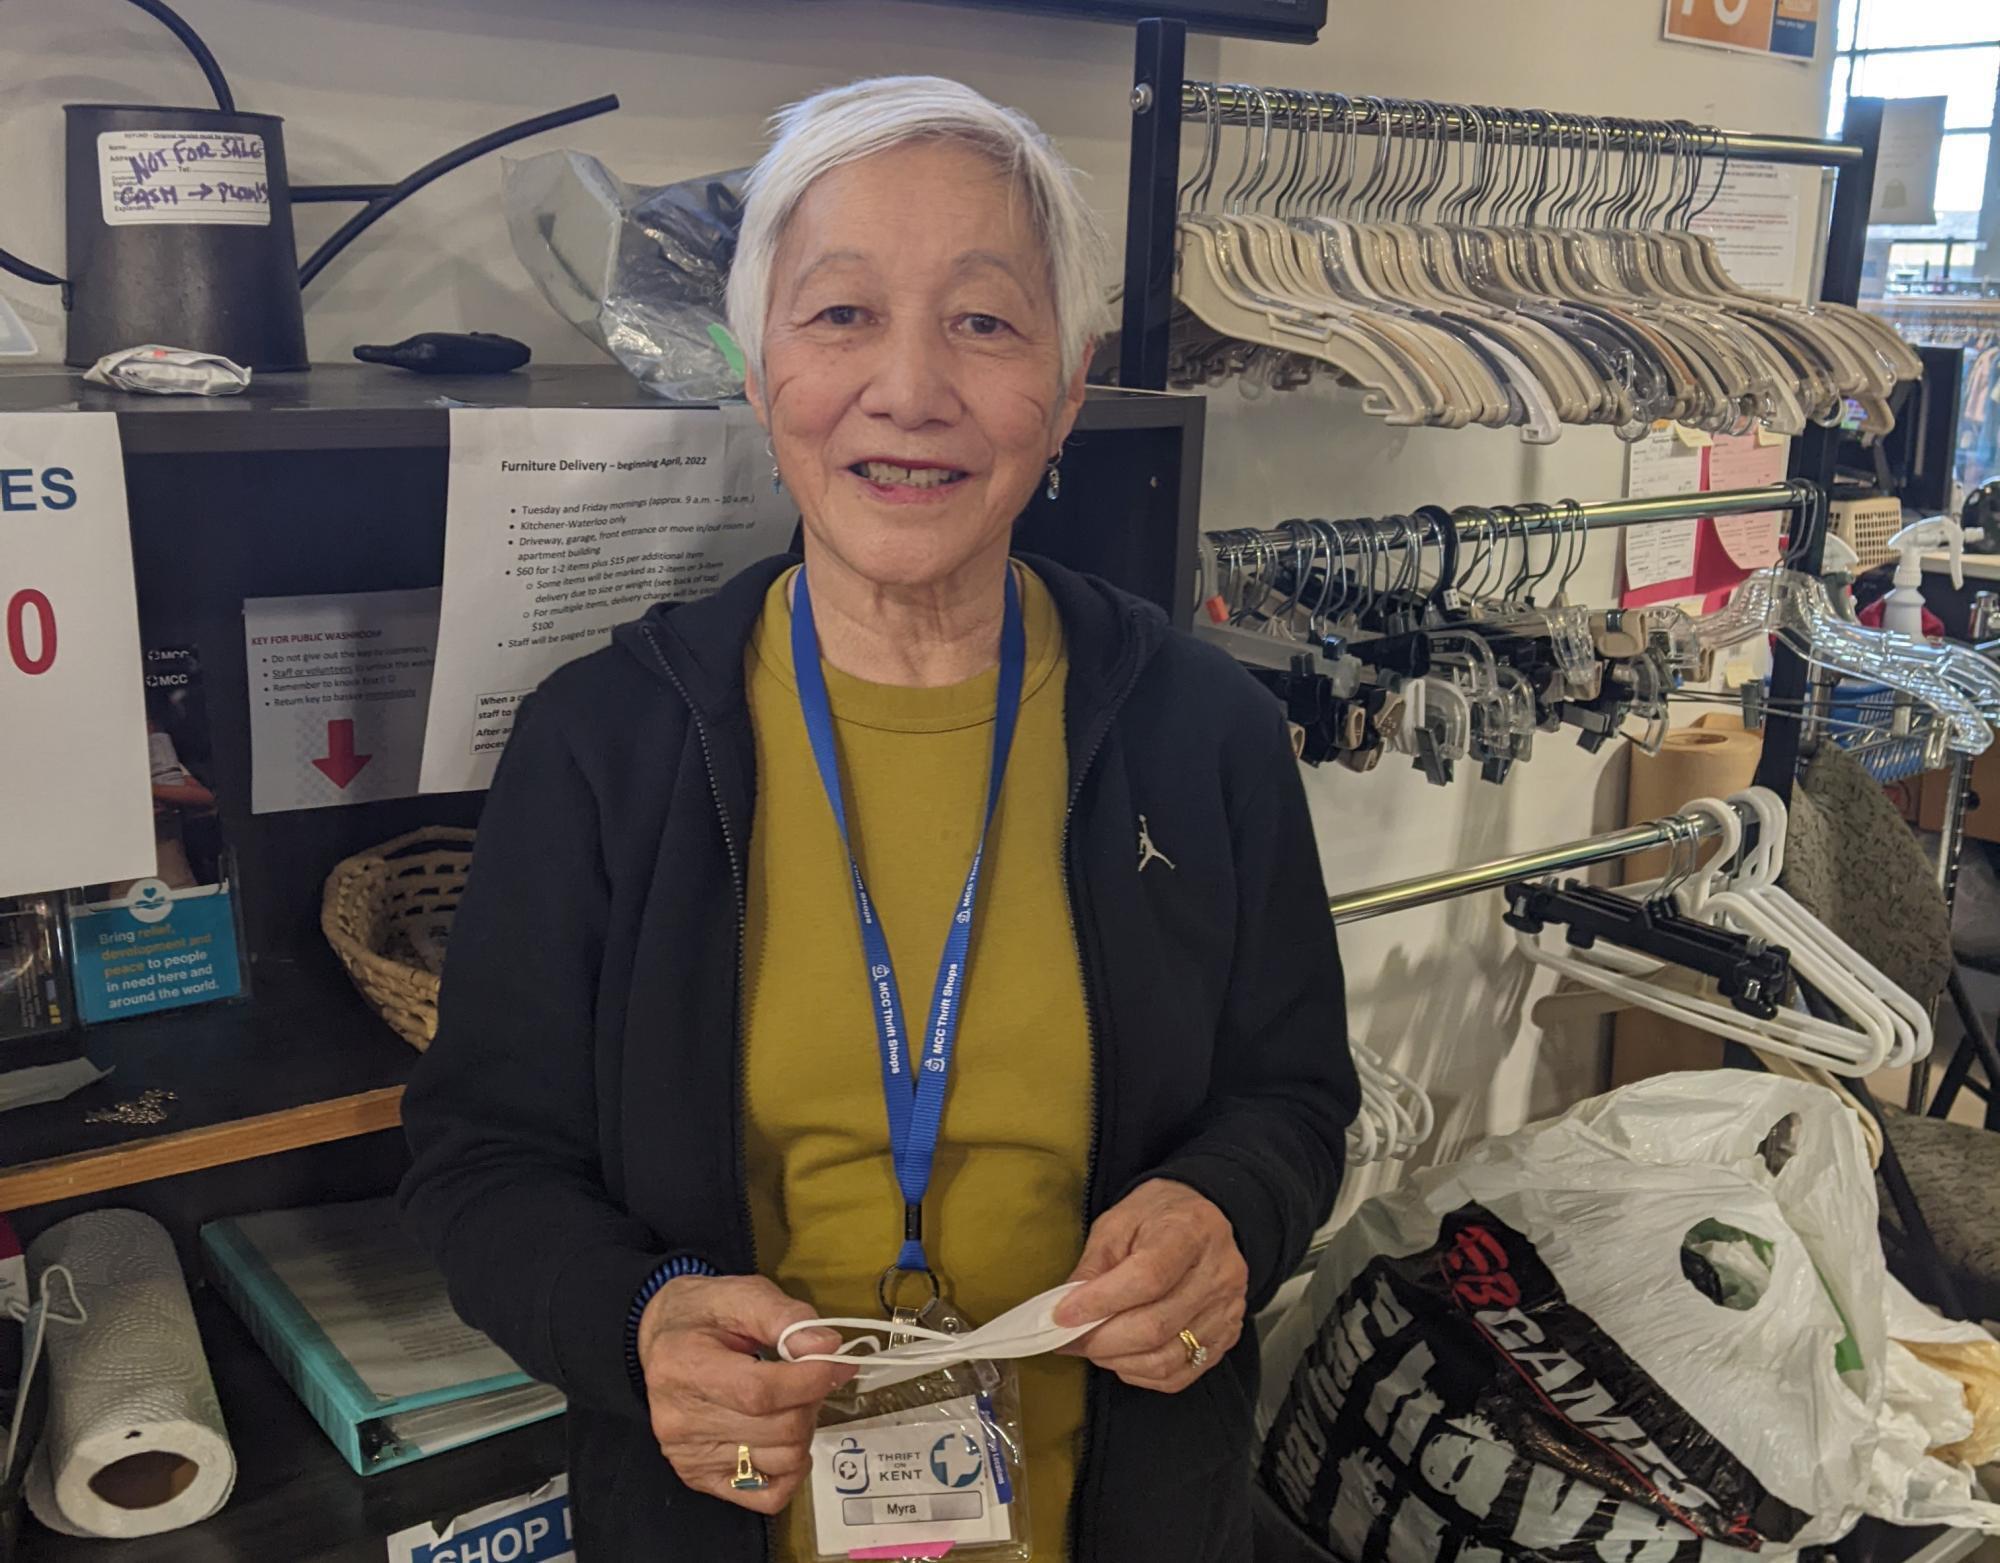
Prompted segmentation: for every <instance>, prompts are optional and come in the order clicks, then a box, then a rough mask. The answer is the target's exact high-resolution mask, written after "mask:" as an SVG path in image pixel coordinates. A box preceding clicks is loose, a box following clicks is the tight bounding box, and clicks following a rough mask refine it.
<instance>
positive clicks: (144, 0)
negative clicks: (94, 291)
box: [0, 0, 236, 309]
mask: <svg viewBox="0 0 2000 1563" xmlns="http://www.w3.org/2000/svg"><path fill="white" fill-rule="evenodd" d="M129 3H130V4H132V5H135V6H137V7H138V8H139V9H140V10H142V11H144V12H145V13H146V14H147V15H148V16H150V17H152V18H153V19H154V20H155V21H157V22H159V23H160V24H161V25H162V26H163V27H165V28H166V29H167V31H168V32H170V33H172V34H173V35H174V36H175V37H176V38H178V39H180V41H181V43H182V44H183V45H184V46H185V47H186V49H187V52H188V53H189V54H191V55H193V56H194V62H195V64H196V65H198V66H200V67H201V73H202V75H204V76H206V77H207V78H208V87H209V91H211V92H213V93H214V94H215V106H216V107H217V108H218V109H220V110H222V112H223V113H225V114H234V113H235V112H236V94H235V93H233V92H231V91H230V90H229V78H228V77H226V76H224V75H223V74H222V66H221V64H220V63H219V62H218V61H217V60H216V58H215V55H214V54H213V53H211V52H210V50H209V47H208V45H207V44H205V43H203V42H202V41H201V34H200V33H198V32H196V31H195V30H194V29H193V28H192V27H190V26H189V25H188V24H187V21H186V19H185V18H184V17H182V15H181V14H180V13H179V12H178V11H176V10H174V9H173V7H172V6H169V5H167V4H166V3H165V0H129ZM0 271H4V272H7V273H9V274H10V275H12V276H16V277H19V278H20V279H21V280H22V281H23V282H32V283H35V284H36V285H37V286H40V287H45V288H61V289H62V290H63V308H64V309H68V308H69V283H68V282H67V281H66V280H64V279H63V278H61V277H59V276H57V275H56V274H55V273H54V272H52V271H44V270H43V269H42V268H41V267H40V266H36V265H33V264H31V263H30V262H28V261H24V260H22V259H21V258H20V256H18V255H11V254H9V253H8V252H7V251H6V250H0Z"/></svg>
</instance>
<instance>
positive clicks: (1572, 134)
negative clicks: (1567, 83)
mask: <svg viewBox="0 0 2000 1563" xmlns="http://www.w3.org/2000/svg"><path fill="white" fill-rule="evenodd" d="M1274 98H1275V99H1276V101H1277V102H1279V103H1281V104H1282V105H1283V109H1284V112H1285V115H1286V117H1287V118H1289V119H1300V120H1304V121H1306V122H1309V123H1310V122H1325V121H1332V120H1334V119H1336V118H1338V119H1339V120H1341V121H1342V126H1341V128H1342V129H1343V130H1344V131H1346V132H1347V133H1348V134H1350V135H1362V136H1379V135H1380V134H1382V132H1383V130H1384V129H1385V128H1387V127H1389V126H1392V125H1394V124H1395V123H1396V122H1397V121H1398V120H1399V119H1402V120H1406V121H1407V122H1408V123H1410V124H1411V125H1412V126H1415V127H1417V128H1421V130H1422V132H1423V134H1425V135H1426V136H1430V137H1433V138H1440V137H1441V138H1443V139H1446V140H1465V139H1467V138H1468V137H1470V138H1473V139H1476V140H1478V141H1480V142H1483V143H1484V144H1485V145H1487V146H1537V147H1540V146H1550V145H1561V144H1563V143H1565V142H1567V141H1569V140H1571V139H1575V140H1576V141H1578V142H1581V141H1582V140H1583V139H1584V138H1586V137H1587V138H1588V139H1589V141H1590V144H1591V145H1592V146H1593V147H1596V148H1598V149H1600V150H1606V151H1612V152H1628V151H1630V152H1641V151H1651V150H1654V149H1655V148H1656V146H1657V142H1658V138H1659V135H1660V123H1661V122H1660V121H1658V120H1638V119H1621V118H1616V117H1607V116H1603V115H1595V114H1591V115H1585V114H1561V113H1552V112H1550V111H1549V110H1547V109H1489V108H1484V107H1480V106H1478V105H1456V104H1448V103H1447V104H1434V103H1428V102H1417V101H1412V100H1408V99H1401V98H1386V99H1385V98H1379V97H1360V98H1357V97H1352V96H1349V95H1348V94H1345V93H1336V92H1300V91H1297V90H1294V89H1283V88H1261V87H1254V86H1240V85H1233V84H1231V83H1228V82H1214V81H1184V82H1182V83H1181V119H1182V120H1183V121H1197V120H1198V121H1200V122H1202V123H1203V124H1206V123H1208V122H1209V121H1210V120H1211V119H1213V120H1214V121H1215V122H1217V123H1219V124H1223V125H1256V124H1261V123H1262V122H1263V121H1264V120H1265V119H1266V118H1267V117H1268V116H1269V115H1270V113H1271V111H1272V107H1273V100H1274ZM1468 110H1469V111H1468ZM1681 128H1687V127H1681ZM1695 128H1696V129H1697V130H1698V132H1699V134H1700V138H1701V146H1700V148H1699V150H1700V151H1701V152H1702V153H1703V154H1704V155H1706V156H1711V157H1724V156H1726V157H1727V158H1729V160H1730V161H1731V162H1739V163H1795V164H1804V165H1807V166H1819V167H1833V166H1837V165H1839V164H1841V163H1846V162H1852V161H1854V160H1855V159H1857V158H1859V157H1860V156H1861V151H1860V149H1859V148H1858V147H1850V146H1848V145H1847V144H1846V143H1844V142H1840V141H1821V140H1817V139H1814V138H1812V137H1807V136H1767V135H1759V134H1755V133H1753V132H1750V131H1743V130H1712V129H1708V128H1707V127H1695Z"/></svg>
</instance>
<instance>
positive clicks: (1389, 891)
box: [1326, 814, 1722, 923]
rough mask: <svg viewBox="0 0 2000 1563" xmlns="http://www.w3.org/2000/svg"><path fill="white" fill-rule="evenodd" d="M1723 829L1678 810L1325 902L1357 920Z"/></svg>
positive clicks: (1338, 914) (1343, 918) (1340, 919)
mask: <svg viewBox="0 0 2000 1563" xmlns="http://www.w3.org/2000/svg"><path fill="white" fill-rule="evenodd" d="M1721 833H1722V827H1721V826H1720V825H1718V824H1717V823H1716V822H1715V821H1714V820H1713V819H1711V818H1709V817H1708V816H1706V815H1702V814H1677V815H1672V816H1669V817H1668V818H1666V819H1657V820H1654V821H1652V823H1650V824H1646V825H1629V826H1627V827H1626V828H1625V829H1623V830H1614V831H1610V832H1608V833H1607V834H1605V835H1602V836H1588V837H1585V838H1584V839H1583V840H1582V841H1572V842H1568V843H1566V844H1565V845H1563V846H1559V847H1544V848H1543V849H1542V850H1541V851H1539V852H1523V853H1520V854H1519V855H1518V856H1515V857H1503V858H1495V859H1494V860H1493V861H1492V862H1490V863H1475V864H1473V865H1471V866H1470V867H1468V868H1453V869H1447V870H1446V871H1445V872H1444V873H1442V874H1423V875H1420V876H1418V877H1417V878H1415V879H1399V880H1397V881H1396V882H1395V883H1394V884H1388V885H1377V886H1376V887H1375V888H1374V889H1373V890H1362V891H1358V892H1356V893H1355V894H1353V895H1337V896H1333V897H1331V898H1329V899H1328V901H1327V903H1326V904H1327V910H1328V911H1330V912H1332V913H1333V920H1334V921H1335V922H1336V923H1358V922H1361V921H1362V920H1363V919H1365V918H1370V917H1382V916H1385V915H1386V914H1388V913H1390V912H1407V911H1410V910H1412V909H1413V908H1415V907H1419V906H1432V905H1434V904H1436V903H1437V902H1439V901H1453V900H1456V899H1457V898H1458V897H1460V896H1463V895H1474V894H1477V893H1478V892H1479V891H1481V890H1497V889H1499V888H1500V887H1501V886H1502V885H1511V884H1513V883H1514V882H1515V881H1516V880H1520V879H1535V878H1539V877H1540V876H1541V875H1543V874H1559V873H1562V872H1563V871H1564V870H1565V869H1572V868H1588V867H1590V866H1591V865H1592V864H1593V863H1610V862H1615V861H1616V860H1617V859H1619V858H1627V857H1636V856H1637V855H1638V854H1639V853H1641V852H1650V851H1652V850H1653V849H1654V848H1656V847H1666V846H1672V845H1673V844H1674V843H1675V842H1677V841H1686V840H1688V839H1689V836H1690V835H1693V836H1694V837H1696V838H1698V839H1701V838H1706V837H1709V836H1716V835H1720V834H1721Z"/></svg>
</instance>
